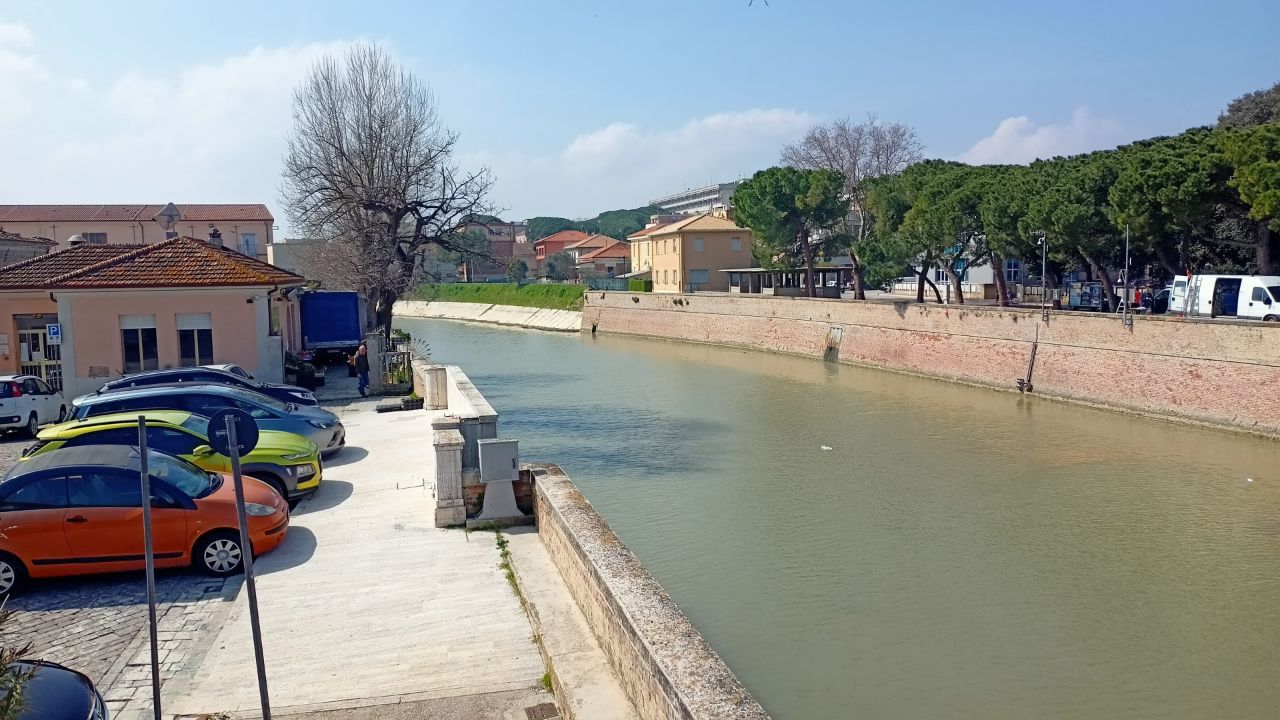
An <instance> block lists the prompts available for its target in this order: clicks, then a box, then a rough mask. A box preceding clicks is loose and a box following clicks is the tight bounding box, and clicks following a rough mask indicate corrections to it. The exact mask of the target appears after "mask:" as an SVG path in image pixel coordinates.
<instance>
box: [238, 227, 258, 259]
mask: <svg viewBox="0 0 1280 720" xmlns="http://www.w3.org/2000/svg"><path fill="white" fill-rule="evenodd" d="M238 249H239V250H240V254H241V255H248V256H249V257H258V234H257V233H240V247H239V248H238Z"/></svg>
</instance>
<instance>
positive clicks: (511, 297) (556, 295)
mask: <svg viewBox="0 0 1280 720" xmlns="http://www.w3.org/2000/svg"><path fill="white" fill-rule="evenodd" d="M586 289H587V286H586V285H553V284H542V283H537V284H530V285H523V286H519V287H517V286H516V285H513V284H511V283H444V284H441V285H422V286H420V287H419V288H418V289H417V290H415V291H414V292H413V293H412V295H411V296H410V298H409V299H410V300H428V301H433V302H470V303H486V304H492V305H514V306H516V307H536V308H549V309H551V310H581V309H582V294H583V292H585V291H586Z"/></svg>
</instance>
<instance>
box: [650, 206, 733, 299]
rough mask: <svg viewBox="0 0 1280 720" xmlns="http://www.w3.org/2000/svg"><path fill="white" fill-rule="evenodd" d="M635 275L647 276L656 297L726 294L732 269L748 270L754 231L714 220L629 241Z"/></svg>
mask: <svg viewBox="0 0 1280 720" xmlns="http://www.w3.org/2000/svg"><path fill="white" fill-rule="evenodd" d="M629 239H630V240H631V274H632V275H635V274H636V273H643V272H645V271H648V272H649V273H650V274H649V278H650V279H651V280H652V281H653V291H654V292H670V293H675V292H697V291H707V290H710V291H715V292H728V290H729V275H728V274H727V273H723V272H720V271H721V270H727V269H730V268H743V267H750V266H751V264H752V257H751V231H750V230H748V229H747V228H743V227H738V226H737V225H736V224H735V223H734V222H733V221H732V220H728V219H725V218H722V217H716V216H714V215H710V214H702V215H691V216H689V217H687V218H685V219H683V220H679V221H677V222H673V223H668V224H665V225H655V226H653V227H649V228H645V229H644V230H641V231H639V232H636V233H632V234H631V235H630V236H629Z"/></svg>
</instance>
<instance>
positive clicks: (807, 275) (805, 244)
mask: <svg viewBox="0 0 1280 720" xmlns="http://www.w3.org/2000/svg"><path fill="white" fill-rule="evenodd" d="M800 252H802V253H804V283H805V285H807V286H808V287H809V297H811V298H816V297H818V289H817V288H815V287H814V286H813V265H814V262H813V246H812V245H810V244H809V231H808V230H801V231H800Z"/></svg>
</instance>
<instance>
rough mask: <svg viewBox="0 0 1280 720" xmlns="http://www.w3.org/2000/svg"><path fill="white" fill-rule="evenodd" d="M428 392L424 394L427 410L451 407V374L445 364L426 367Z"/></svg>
mask: <svg viewBox="0 0 1280 720" xmlns="http://www.w3.org/2000/svg"><path fill="white" fill-rule="evenodd" d="M425 375H426V388H425V389H426V394H425V395H423V396H422V399H423V402H424V405H423V407H424V408H425V409H427V410H445V409H447V408H448V407H449V375H448V373H447V372H446V371H445V368H444V366H443V365H432V366H430V367H428V368H427V369H426V372H425Z"/></svg>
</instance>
